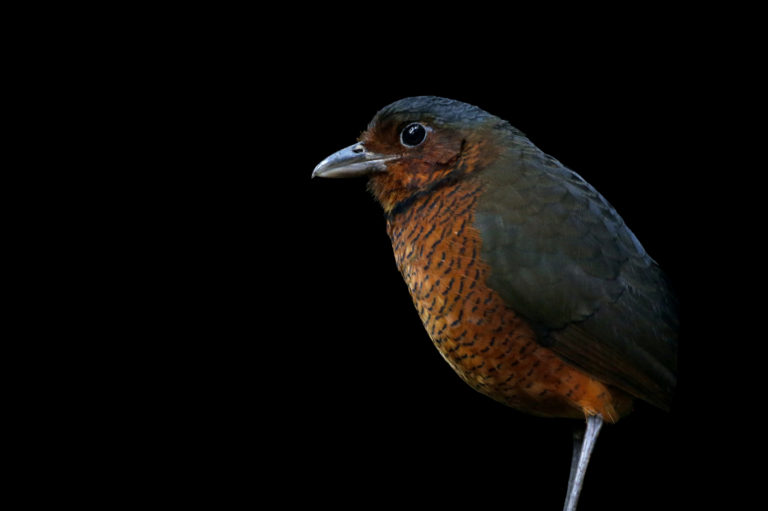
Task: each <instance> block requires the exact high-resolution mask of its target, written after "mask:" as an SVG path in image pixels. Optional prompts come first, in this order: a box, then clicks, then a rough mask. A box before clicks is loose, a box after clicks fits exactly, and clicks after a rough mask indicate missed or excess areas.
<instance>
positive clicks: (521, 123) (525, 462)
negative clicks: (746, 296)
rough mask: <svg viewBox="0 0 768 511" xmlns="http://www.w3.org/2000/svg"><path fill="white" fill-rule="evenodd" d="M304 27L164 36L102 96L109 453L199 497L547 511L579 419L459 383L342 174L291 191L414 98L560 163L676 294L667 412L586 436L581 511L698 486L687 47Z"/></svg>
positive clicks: (696, 89)
mask: <svg viewBox="0 0 768 511" xmlns="http://www.w3.org/2000/svg"><path fill="white" fill-rule="evenodd" d="M618 32H620V30H617V33H618ZM324 35H325V32H324V28H322V27H321V28H317V29H315V30H314V31H312V32H310V33H309V34H307V38H305V39H304V40H303V41H304V42H303V43H302V44H300V45H298V46H295V47H287V46H285V45H280V44H279V43H280V41H279V38H278V40H277V41H275V40H271V39H269V38H267V39H256V40H255V41H254V39H253V37H252V31H250V30H245V29H244V30H233V31H231V32H230V31H227V30H221V29H219V30H216V31H215V32H213V33H212V34H211V36H210V37H209V38H206V37H202V38H200V39H196V40H195V41H196V42H194V43H190V45H189V46H187V47H185V48H184V51H179V50H178V48H177V47H176V46H175V45H174V44H168V45H163V46H162V48H163V49H162V50H158V52H155V53H153V55H152V58H151V59H150V60H149V61H148V62H147V63H145V65H142V69H143V71H144V72H143V73H142V74H140V75H138V76H127V77H126V78H125V80H126V81H125V82H124V83H122V85H123V86H125V87H126V88H127V89H128V90H130V91H133V93H132V94H128V95H127V96H126V98H125V101H126V102H125V105H124V108H125V110H124V115H125V116H126V118H128V119H132V120H139V121H141V125H142V129H141V130H137V131H136V132H133V133H131V136H130V137H129V141H130V143H129V144H128V145H129V146H134V147H135V148H136V151H135V152H133V151H132V152H128V153H126V155H125V159H124V161H125V162H126V165H125V170H124V171H123V172H122V173H121V174H120V179H121V180H122V185H123V189H124V190H128V191H129V193H128V195H129V196H130V197H129V198H128V199H126V202H127V204H129V206H130V207H129V208H128V209H127V211H125V212H123V215H121V219H120V220H119V222H120V224H121V226H122V227H123V229H125V230H126V231H128V232H130V236H131V238H130V239H131V240H136V243H132V242H125V241H118V244H119V246H118V247H117V249H116V250H117V252H119V254H120V258H121V260H125V261H128V264H126V265H125V266H124V268H125V269H124V273H123V275H122V276H121V279H124V283H123V285H124V286H125V288H126V289H128V290H130V291H131V294H130V295H129V296H130V297H131V298H128V300H127V302H128V306H126V307H125V309H123V310H121V313H120V314H119V317H120V318H121V320H124V327H123V328H122V329H121V331H122V332H123V333H124V334H125V338H126V339H125V344H120V346H121V348H118V349H120V350H121V351H122V355H123V356H122V360H123V361H125V360H128V361H129V362H128V363H127V365H128V366H129V368H128V369H127V371H128V374H129V375H130V377H129V378H126V380H125V381H123V382H122V383H121V385H120V392H119V394H120V396H121V398H120V399H119V400H118V402H119V403H120V404H121V406H119V407H118V408H119V409H120V410H122V405H123V404H127V405H129V406H128V407H127V409H128V410H130V411H129V412H124V411H118V412H116V418H115V421H116V422H118V423H119V424H120V425H121V427H126V428H127V431H129V432H130V435H128V440H127V441H126V442H127V445H128V448H127V449H126V450H127V451H131V449H136V451H137V452H141V453H145V452H147V453H151V457H150V458H149V459H151V460H153V461H152V463H150V465H151V467H150V468H148V469H147V470H149V471H150V472H152V473H156V474H158V477H160V475H162V477H166V478H167V481H168V484H172V485H174V487H177V488H179V490H180V491H185V492H192V493H193V494H195V493H197V494H199V495H200V498H201V499H202V498H204V497H207V498H211V499H212V501H213V502H217V503H221V501H222V500H226V499H230V498H231V499H241V498H245V499H251V500H255V501H257V502H258V501H259V499H262V498H267V496H268V497H269V498H271V499H272V498H276V499H278V501H279V502H281V503H283V504H286V505H288V504H302V505H307V504H312V505H342V506H348V507H355V508H369V507H371V506H373V505H377V504H383V505H389V506H394V505H397V506H402V505H405V504H409V505H410V504H414V505H420V504H421V505H431V506H432V505H441V504H457V505H466V506H469V507H470V508H479V507H484V506H487V505H489V504H491V505H493V504H500V505H503V506H504V507H509V508H517V509H543V510H547V509H559V508H560V507H561V505H562V501H563V498H564V494H565V488H566V483H567V478H568V470H569V462H570V456H571V432H572V430H573V428H574V427H575V426H576V425H577V423H578V421H564V420H547V419H541V418H535V417H530V416H527V415H524V414H521V413H518V412H516V411H514V410H511V409H508V408H505V407H504V406H502V405H500V404H497V403H495V402H493V401H491V400H490V399H488V398H486V397H484V396H481V395H480V394H477V393H476V392H474V391H473V390H471V389H470V388H469V387H467V386H466V385H465V384H464V383H463V382H461V381H460V380H459V379H458V377H457V376H455V375H454V374H453V372H452V370H451V369H450V368H449V367H448V365H447V364H446V363H445V362H444V361H443V360H442V359H441V357H440V355H439V354H438V352H437V351H436V350H435V348H434V347H433V346H432V345H431V342H430V340H429V338H428V337H427V335H426V333H425V332H424V330H423V328H422V326H421V323H420V320H419V318H418V316H417V314H416V312H415V310H414V308H413V305H412V303H411V300H410V297H409V295H408V292H407V289H406V287H405V285H404V284H403V282H402V279H401V277H400V275H399V274H398V272H397V269H396V267H395V264H394V259H393V256H392V253H391V247H390V245H389V240H388V238H387V236H386V233H385V225H384V217H383V214H382V213H381V210H380V208H379V206H378V205H377V204H376V203H375V201H374V200H373V198H372V197H371V196H370V194H368V192H367V191H366V189H365V182H364V181H363V180H319V179H315V180H312V179H310V175H311V172H312V169H313V168H314V166H315V165H316V164H317V163H318V162H319V161H320V160H322V159H323V158H325V157H326V156H328V155H329V154H330V153H332V152H334V151H336V150H338V149H340V148H342V147H345V146H347V145H349V144H351V143H353V142H354V141H355V140H356V138H357V137H358V136H359V134H360V133H361V132H362V131H363V130H364V129H365V127H366V125H367V123H368V121H369V120H370V119H371V118H372V117H373V115H374V114H375V113H376V111H377V110H378V109H379V108H381V107H383V106H385V105H386V104H388V103H390V102H391V101H394V100H396V99H399V98H401V97H405V96H410V95H421V94H430V95H439V96H446V97H450V98H453V99H458V100H462V101H465V102H469V103H472V104H475V105H477V106H480V107H481V108H483V109H485V110H487V111H489V112H491V113H493V114H495V115H498V116H499V117H502V118H504V119H506V120H508V121H510V122H511V123H512V124H513V125H514V126H516V127H517V128H519V129H520V130H522V131H523V132H525V133H526V134H527V135H528V137H529V138H530V139H531V140H532V141H533V142H534V143H535V144H537V145H538V146H539V147H540V148H541V149H542V150H544V151H545V152H547V153H549V154H551V155H552V156H554V157H556V158H557V159H559V160H560V161H561V162H563V163H564V164H565V165H566V166H568V167H570V168H571V169H573V170H575V171H576V172H578V173H580V174H581V175H582V176H583V177H584V178H585V179H586V180H587V181H589V182H590V183H591V184H593V185H594V186H595V187H596V188H597V189H598V190H599V191H600V192H601V193H603V195H605V197H606V198H607V199H608V200H609V201H610V202H611V203H612V204H613V206H614V207H615V208H616V209H617V210H618V211H619V213H620V214H621V215H622V216H623V218H624V220H625V221H626V223H627V224H628V225H629V227H630V228H631V229H632V230H633V231H634V233H635V234H636V235H637V237H638V238H639V239H640V241H641V242H642V243H643V245H644V246H645V248H646V250H647V251H648V252H649V254H650V255H651V256H652V257H653V258H654V259H656V260H657V261H658V263H659V264H660V265H661V266H662V268H664V269H665V270H666V272H667V274H668V276H669V278H670V280H671V283H672V286H673V288H674V289H675V290H676V292H677V294H678V295H679V298H680V301H681V313H682V331H681V340H680V377H679V389H678V393H677V396H676V400H675V404H674V407H673V410H672V411H671V412H670V413H666V412H662V411H660V410H657V409H654V408H653V407H651V406H648V405H645V404H644V403H637V405H636V410H635V412H634V413H633V414H631V415H630V416H628V417H626V418H625V419H622V420H621V421H620V422H619V423H618V424H617V425H607V426H606V427H604V429H603V432H602V433H601V436H600V438H599V440H598V443H597V447H596V451H595V453H594V456H593V459H592V462H591V465H590V468H589V471H588V475H587V480H586V486H585V489H584V492H583V494H582V498H581V507H580V509H584V510H600V509H626V510H630V509H678V508H686V509H688V508H692V507H695V506H697V505H699V504H700V503H701V502H710V499H711V497H712V494H711V493H710V492H709V490H707V491H702V488H705V487H710V486H714V485H715V483H714V481H717V480H718V477H719V474H720V473H721V472H722V470H723V469H724V468H727V464H726V463H725V462H724V461H721V460H724V459H727V458H728V457H729V448H727V447H722V446H720V445H719V444H718V445H713V444H712V429H713V428H714V427H716V424H717V421H716V420H714V419H713V414H714V413H715V412H714V411H713V409H714V410H715V411H716V410H717V409H718V407H719V406H720V403H723V402H724V401H723V398H722V395H721V393H722V392H723V390H722V387H721V386H719V385H716V384H715V383H713V382H712V367H713V364H714V363H715V362H716V361H717V359H718V357H719V353H720V352H719V348H718V345H717V344H716V343H714V342H712V343H709V342H707V343H705V342H702V341H701V339H702V338H703V336H710V338H711V336H713V335H714V336H716V335H717V334H716V333H715V329H716V327H714V326H713V324H712V323H711V322H710V321H708V319H709V318H710V317H711V316H712V312H711V311H712V305H711V302H710V300H709V298H708V297H709V295H711V294H712V293H713V291H712V290H711V287H712V283H713V282H715V283H717V281H718V279H720V278H721V277H718V276H712V275H709V280H708V282H709V283H710V286H709V287H707V286H703V285H702V275H703V274H704V272H705V271H706V268H707V267H709V266H710V265H711V264H712V260H713V258H715V257H716V256H715V255H714V254H713V253H710V252H707V251H705V250H702V239H703V238H702V233H703V232H704V231H705V230H706V229H705V228H704V227H703V226H702V224H703V222H702V215H705V214H706V213H707V211H706V210H705V209H703V207H702V203H703V201H702V195H703V194H704V192H703V191H702V188H703V187H704V186H706V185H707V178H706V177H703V176H706V175H707V173H709V172H712V171H714V170H715V169H713V168H712V167H711V166H714V165H715V164H714V162H709V161H708V160H707V158H706V154H704V155H703V156H704V157H703V158H702V152H704V153H706V147H707V140H706V139H702V138H701V126H702V125H703V124H705V123H707V122H708V119H709V118H710V117H711V115H712V114H713V112H714V111H716V110H717V108H718V107H716V106H714V105H712V104H710V105H709V106H708V107H706V108H702V103H703V102H706V101H710V99H709V96H708V94H710V93H711V90H708V91H706V93H705V92H704V91H702V90H701V83H702V80H703V79H706V78H708V77H709V76H711V75H712V74H715V73H716V72H715V71H714V70H713V69H710V68H708V67H707V66H702V65H701V62H702V59H701V56H700V55H699V54H698V53H697V52H696V50H695V48H694V49H692V48H690V47H689V46H687V45H685V44H681V45H673V46H669V45H664V44H662V45H660V46H658V47H648V46H647V45H645V44H636V42H635V41H632V42H631V43H624V42H622V43H621V44H619V46H620V51H618V52H616V51H614V48H613V47H612V45H609V44H606V40H598V41H596V42H595V44H594V45H587V46H586V47H583V46H580V47H578V48H574V47H571V45H570V44H569V42H568V41H564V42H562V43H561V44H560V45H559V46H557V47H556V49H555V50H553V51H546V52H540V53H533V52H532V51H531V49H530V48H528V47H526V46H525V45H522V44H517V43H515V42H512V43H510V44H508V45H505V46H503V47H502V48H501V50H499V51H495V52H488V51H485V50H484V48H485V46H484V45H478V44H470V43H466V44H463V43H462V44H460V45H458V46H460V47H461V48H460V49H461V50H462V51H448V50H447V49H445V51H443V50H444V49H443V48H442V47H441V46H439V45H436V44H435V43H434V41H432V42H430V41H431V40H429V39H424V38H418V39H417V41H416V42H412V41H411V39H407V38H400V39H398V38H394V40H385V41H384V44H382V45H381V46H371V45H369V44H367V43H368V42H369V41H370V39H371V38H372V37H374V35H376V33H375V31H373V32H369V33H366V34H349V37H348V38H347V37H342V38H341V40H340V41H339V40H337V41H334V42H333V44H328V43H327V42H326V41H323V37H324ZM616 35H617V34H616V33H614V34H612V36H616ZM355 36H357V37H358V38H359V37H363V36H364V37H365V38H366V39H365V40H360V39H357V40H355ZM630 39H631V38H630ZM320 42H322V43H323V44H320ZM353 42H354V44H353ZM273 43H276V44H278V47H279V49H280V50H281V51H280V52H279V53H275V52H274V51H272V50H273V49H274V47H273V46H270V45H271V44H273ZM314 43H318V44H317V45H316V44H314ZM499 44H500V41H493V44H492V45H494V46H498V45H499ZM414 45H415V46H414ZM419 45H422V46H419ZM487 45H491V42H488V43H487ZM414 48H415V49H414ZM420 48H422V49H423V51H420ZM147 71H148V72H147ZM709 228H711V226H709V227H707V229H709ZM121 232H125V231H121ZM134 292H135V293H136V294H135V295H134V294H133V293H134ZM137 297H140V298H137ZM703 320H707V321H703ZM137 339H140V340H138V341H137ZM123 363H125V362H123ZM107 371H109V370H107ZM148 456H150V455H148ZM714 458H717V459H718V462H717V463H714V462H713V461H712V460H713V459H714ZM713 465H715V466H716V469H713V468H712V466H713ZM712 491H713V492H714V490H712Z"/></svg>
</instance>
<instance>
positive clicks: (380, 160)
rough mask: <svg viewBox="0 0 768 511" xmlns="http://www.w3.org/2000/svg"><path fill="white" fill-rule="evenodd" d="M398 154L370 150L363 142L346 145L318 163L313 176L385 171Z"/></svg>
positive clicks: (343, 175)
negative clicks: (388, 162) (389, 162)
mask: <svg viewBox="0 0 768 511" xmlns="http://www.w3.org/2000/svg"><path fill="white" fill-rule="evenodd" d="M395 158H397V156H396V155H388V154H378V153H372V152H369V151H368V150H367V149H366V148H365V146H364V145H363V144H362V142H358V143H357V144H352V145H351V146H349V147H345V148H344V149H342V150H341V151H338V152H335V153H333V154H332V155H330V156H329V157H328V158H326V159H324V160H323V161H321V162H320V163H318V164H317V167H315V170H314V171H313V172H312V177H357V176H365V175H368V174H373V173H374V172H384V171H385V170H387V165H386V162H387V161H389V160H393V159H395Z"/></svg>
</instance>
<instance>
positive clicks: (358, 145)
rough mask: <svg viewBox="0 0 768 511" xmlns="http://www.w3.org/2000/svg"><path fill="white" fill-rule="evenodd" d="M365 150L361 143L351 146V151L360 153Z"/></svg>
mask: <svg viewBox="0 0 768 511" xmlns="http://www.w3.org/2000/svg"><path fill="white" fill-rule="evenodd" d="M363 151H365V147H363V144H357V145H356V146H355V147H353V148H352V152H353V153H355V154H358V153H362V152H363Z"/></svg>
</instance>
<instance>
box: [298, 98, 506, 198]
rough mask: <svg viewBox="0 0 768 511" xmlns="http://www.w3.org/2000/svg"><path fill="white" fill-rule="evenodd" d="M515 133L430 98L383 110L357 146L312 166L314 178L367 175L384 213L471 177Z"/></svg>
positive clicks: (467, 108) (483, 115) (481, 114)
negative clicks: (415, 196) (444, 184)
mask: <svg viewBox="0 0 768 511" xmlns="http://www.w3.org/2000/svg"><path fill="white" fill-rule="evenodd" d="M511 134H519V132H517V131H516V130H515V129H514V128H512V127H511V126H510V125H509V124H508V123H507V122H506V121H502V120H501V119H499V118H498V117H495V116H493V115H491V114H489V113H488V112H486V111H484V110H481V109H480V108H477V107H475V106H472V105H468V104H466V103H462V102H460V101H454V100H451V99H445V98H438V97H434V96H418V97H412V98H405V99H401V100H399V101H396V102H394V103H392V104H390V105H388V106H386V107H384V108H382V109H381V110H380V111H379V112H378V113H377V114H376V116H375V117H374V118H373V120H372V121H371V122H370V124H369V125H368V129H366V131H364V132H363V134H362V135H361V136H360V138H359V140H358V142H357V143H356V144H353V145H351V146H349V147H346V148H344V149H342V150H341V151H338V152H336V153H334V154H332V155H331V156H329V157H328V158H326V159H325V160H323V161H322V162H320V164H318V165H317V167H315V170H314V172H313V173H312V176H313V177H315V176H317V177H355V176H368V177H369V178H370V179H369V188H370V190H371V192H372V193H373V195H374V196H375V197H376V198H377V199H378V201H379V202H380V203H381V205H382V206H383V207H384V210H385V211H387V212H389V211H391V210H392V209H393V208H394V207H395V206H396V205H397V204H398V203H399V202H401V201H403V200H405V199H407V198H408V197H410V196H412V195H413V194H415V193H419V192H422V191H424V190H428V189H429V188H430V187H432V186H435V185H436V184H438V183H441V182H445V181H446V180H452V179H461V178H463V177H464V176H466V175H468V174H470V173H473V172H476V171H478V170H480V169H482V168H484V167H485V166H487V165H488V164H489V163H490V162H492V161H493V160H494V159H495V158H496V157H497V156H498V154H499V152H500V148H501V147H502V145H503V144H501V143H499V141H500V140H501V137H508V136H510V135H511Z"/></svg>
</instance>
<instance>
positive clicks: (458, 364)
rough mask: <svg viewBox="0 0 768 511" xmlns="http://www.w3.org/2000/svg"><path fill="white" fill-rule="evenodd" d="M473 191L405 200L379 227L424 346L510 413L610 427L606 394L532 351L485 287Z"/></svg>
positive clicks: (456, 189) (442, 191)
mask: <svg viewBox="0 0 768 511" xmlns="http://www.w3.org/2000/svg"><path fill="white" fill-rule="evenodd" d="M481 191H482V185H481V184H480V183H479V181H478V180H476V179H466V180H461V181H457V182H454V183H452V184H449V185H446V186H442V187H440V188H438V189H435V190H432V191H431V192H430V193H429V194H424V195H421V196H415V197H413V198H412V199H411V200H410V201H409V205H408V207H407V208H403V209H404V210H402V211H397V210H395V211H396V212H395V213H394V214H391V215H390V217H389V219H388V221H387V232H388V234H389V237H390V239H391V241H392V247H393V250H394V254H395V261H396V263H397V266H398V269H399V270H400V272H401V273H402V275H403V278H404V280H405V282H406V284H407V286H408V288H409V291H410V293H411V296H412V298H413V302H414V305H415V306H416V309H417V311H418V313H419V316H420V317H421V320H422V322H423V323H424V327H425V328H426V330H427V332H428V334H429V337H430V338H431V339H432V342H433V343H434V344H435V346H436V347H437V349H438V350H439V351H440V354H441V355H442V356H443V357H444V358H445V360H446V361H447V362H448V363H449V364H450V365H451V367H453V369H454V370H455V371H456V372H457V373H458V375H459V376H460V377H461V378H462V379H463V380H464V381H465V382H466V383H467V384H469V385H470V386H471V387H473V388H474V389H475V390H477V391H479V392H481V393H483V394H485V395H487V396H489V397H491V398H492V399H495V400H497V401H500V402H502V403H505V404H507V405H509V406H511V407H513V408H517V409H519V410H522V411H526V412H528V413H534V414H537V415H542V416H558V417H581V416H583V414H584V411H587V412H588V413H600V414H602V415H603V417H604V418H605V419H606V420H608V421H612V420H613V418H616V419H618V415H617V414H616V411H615V410H614V408H613V405H612V404H611V401H612V399H611V398H612V396H611V394H612V392H611V390H609V389H608V388H607V387H606V386H605V385H603V384H602V383H600V382H598V381H596V380H594V379H592V378H591V377H589V376H587V375H586V374H584V373H583V372H581V371H579V370H578V369H576V368H574V367H573V366H571V365H569V364H567V363H566V362H564V361H563V360H562V359H560V358H559V357H558V356H557V355H555V354H554V353H553V352H552V351H551V350H549V349H547V348H545V347H543V346H540V345H539V344H537V343H536V340H535V333H534V332H533V330H532V329H531V328H530V326H529V325H528V324H527V322H526V321H525V320H524V319H523V318H521V317H520V316H518V315H517V314H516V313H515V312H514V311H513V310H512V309H510V308H509V307H507V306H506V305H505V304H504V302H503V301H502V299H501V297H500V296H499V295H498V294H497V293H496V292H495V291H493V290H492V289H490V288H489V287H487V285H486V284H485V282H486V278H487V276H488V272H489V271H490V268H489V267H488V265H487V264H485V263H484V262H483V261H482V260H481V259H480V243H481V241H480V237H479V234H478V232H477V230H476V229H475V228H474V226H473V219H474V207H475V205H476V202H477V200H478V198H479V196H480V193H481ZM614 392H615V391H614Z"/></svg>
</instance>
